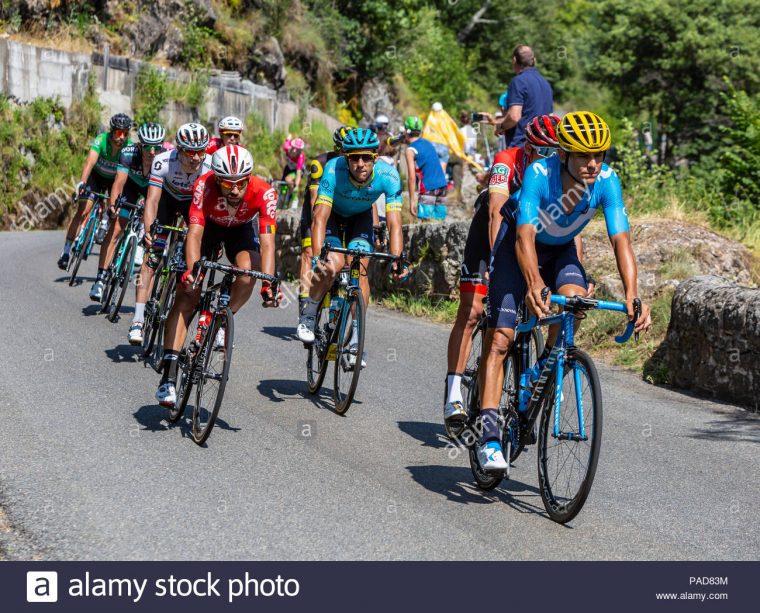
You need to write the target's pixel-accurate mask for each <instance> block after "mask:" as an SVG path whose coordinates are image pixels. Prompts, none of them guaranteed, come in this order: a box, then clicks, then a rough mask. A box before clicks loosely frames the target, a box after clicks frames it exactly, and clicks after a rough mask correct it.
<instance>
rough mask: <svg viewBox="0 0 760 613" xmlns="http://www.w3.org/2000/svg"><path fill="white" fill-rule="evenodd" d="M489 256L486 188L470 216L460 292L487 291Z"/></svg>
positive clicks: (482, 293) (460, 279) (477, 292)
mask: <svg viewBox="0 0 760 613" xmlns="http://www.w3.org/2000/svg"><path fill="white" fill-rule="evenodd" d="M490 258H491V248H490V241H489V239H488V190H483V191H482V192H481V193H480V194H479V195H478V199H477V200H476V201H475V217H473V218H472V223H471V224H470V230H469V231H468V232H467V242H466V243H465V245H464V260H463V261H462V271H461V276H460V277H459V292H460V293H462V294H468V293H469V294H480V295H481V296H485V295H486V293H488V290H487V286H488V282H487V281H486V277H485V273H486V271H487V270H488V263H489V260H490Z"/></svg>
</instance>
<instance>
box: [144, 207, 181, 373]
mask: <svg viewBox="0 0 760 613" xmlns="http://www.w3.org/2000/svg"><path fill="white" fill-rule="evenodd" d="M150 234H151V236H153V237H155V238H154V242H153V247H152V251H153V253H149V254H148V255H147V257H149V258H155V260H156V261H155V268H154V270H155V271H156V273H155V275H154V279H153V288H152V290H151V293H150V297H149V298H148V301H147V302H146V303H145V322H144V324H143V356H144V357H146V358H148V357H151V355H152V356H153V368H154V369H155V370H156V371H158V372H160V370H161V364H162V360H163V357H164V323H165V322H166V318H167V317H168V316H169V311H171V309H172V306H173V305H174V297H175V295H176V290H177V275H178V274H179V273H181V272H184V269H185V237H186V236H187V230H186V229H184V228H179V227H177V226H162V225H160V224H159V223H158V222H154V224H153V226H152V227H151V230H150ZM159 249H161V252H160V254H157V255H156V254H155V253H156V252H157V251H158V250H159ZM149 261H150V260H149Z"/></svg>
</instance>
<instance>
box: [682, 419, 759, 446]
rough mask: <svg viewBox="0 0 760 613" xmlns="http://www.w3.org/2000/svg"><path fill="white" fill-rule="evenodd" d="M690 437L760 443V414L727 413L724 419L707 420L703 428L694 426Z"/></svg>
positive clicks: (705, 439)
mask: <svg viewBox="0 0 760 613" xmlns="http://www.w3.org/2000/svg"><path fill="white" fill-rule="evenodd" d="M689 438H695V439H700V440H704V441H728V442H732V443H759V444H760V415H755V414H752V413H745V414H744V415H736V414H735V413H731V414H727V415H725V417H724V418H723V419H716V420H713V421H709V422H707V423H706V424H705V425H704V427H702V428H694V429H693V430H692V432H691V434H689Z"/></svg>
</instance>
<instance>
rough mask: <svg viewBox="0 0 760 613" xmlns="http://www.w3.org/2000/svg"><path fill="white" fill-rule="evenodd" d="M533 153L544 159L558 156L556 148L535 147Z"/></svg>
mask: <svg viewBox="0 0 760 613" xmlns="http://www.w3.org/2000/svg"><path fill="white" fill-rule="evenodd" d="M533 151H535V152H536V155H538V156H540V157H542V158H550V157H551V156H553V155H557V149H556V147H533Z"/></svg>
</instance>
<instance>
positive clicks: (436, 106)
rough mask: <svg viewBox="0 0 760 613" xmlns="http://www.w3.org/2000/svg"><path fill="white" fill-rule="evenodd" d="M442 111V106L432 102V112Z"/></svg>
mask: <svg viewBox="0 0 760 613" xmlns="http://www.w3.org/2000/svg"><path fill="white" fill-rule="evenodd" d="M442 110H443V105H442V104H441V103H440V102H433V111H435V112H436V113H438V112H440V111H442Z"/></svg>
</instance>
